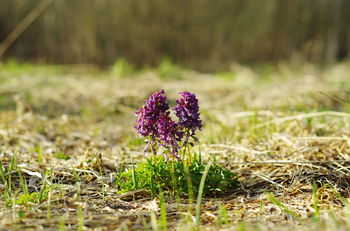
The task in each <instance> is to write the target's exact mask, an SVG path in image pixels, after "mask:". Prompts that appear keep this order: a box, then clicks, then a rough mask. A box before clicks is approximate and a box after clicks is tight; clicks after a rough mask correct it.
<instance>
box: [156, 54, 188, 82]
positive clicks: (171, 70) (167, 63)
mask: <svg viewBox="0 0 350 231" xmlns="http://www.w3.org/2000/svg"><path fill="white" fill-rule="evenodd" d="M157 73H158V75H159V76H160V77H161V78H164V79H180V78H181V77H182V76H181V68H180V67H179V66H177V65H175V64H174V63H173V62H172V61H171V59H169V58H164V59H162V60H161V62H160V63H159V65H158V68H157Z"/></svg>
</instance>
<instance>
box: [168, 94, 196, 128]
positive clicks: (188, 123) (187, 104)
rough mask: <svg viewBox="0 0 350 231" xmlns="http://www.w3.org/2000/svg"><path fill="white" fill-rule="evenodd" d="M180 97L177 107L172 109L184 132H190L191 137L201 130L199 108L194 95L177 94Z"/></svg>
mask: <svg viewBox="0 0 350 231" xmlns="http://www.w3.org/2000/svg"><path fill="white" fill-rule="evenodd" d="M179 94H180V95H181V96H182V97H181V98H180V99H179V100H177V101H176V103H177V105H176V106H175V107H173V110H174V111H175V114H176V116H177V118H179V124H180V125H181V127H182V128H183V129H184V130H185V131H186V130H187V131H191V135H192V134H193V135H194V133H195V131H196V130H197V129H201V128H202V121H201V120H200V119H199V106H198V100H197V98H196V95H195V94H191V93H190V92H187V91H184V92H180V93H179Z"/></svg>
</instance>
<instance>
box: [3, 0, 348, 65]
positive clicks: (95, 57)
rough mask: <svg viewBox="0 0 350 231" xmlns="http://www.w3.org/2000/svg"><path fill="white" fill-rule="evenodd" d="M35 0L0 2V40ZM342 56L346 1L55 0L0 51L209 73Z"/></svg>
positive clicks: (345, 44) (33, 57) (345, 47)
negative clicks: (171, 65) (168, 63)
mask: <svg viewBox="0 0 350 231" xmlns="http://www.w3.org/2000/svg"><path fill="white" fill-rule="evenodd" d="M38 2H39V0H0V41H2V40H3V39H4V38H5V37H6V35H7V34H8V33H9V32H10V31H11V30H12V29H13V28H14V27H15V26H16V25H17V24H18V23H19V21H20V20H21V19H22V18H23V17H25V15H27V14H28V12H30V11H31V10H32V9H33V8H34V7H35V6H36V4H37V3H38ZM349 49H350V1H348V0H317V1H315V0H269V1H263V0H217V1H212V0H173V1H171V0H74V1H71V0H56V1H55V3H54V4H53V5H52V6H51V7H50V8H49V9H48V10H47V11H46V12H45V13H44V14H43V15H41V16H40V17H39V18H38V19H37V20H36V21H35V22H34V23H33V24H32V25H31V26H30V27H29V28H28V29H27V30H26V31H25V32H24V33H23V34H22V35H21V36H20V37H19V39H18V40H17V41H16V42H15V43H14V44H13V45H12V47H11V48H10V49H9V50H8V51H7V52H6V57H16V58H20V59H27V60H28V59H29V60H40V61H44V62H55V63H98V64H111V63H113V62H114V61H115V60H116V59H118V58H121V57H124V58H126V59H127V60H128V61H130V62H132V63H135V64H137V65H139V66H145V65H155V64H157V63H158V62H159V61H160V60H161V59H162V58H164V57H169V58H171V59H172V60H173V61H175V62H178V63H180V64H182V65H186V66H190V67H194V68H199V69H202V70H212V69H217V68H221V67H223V66H226V65H229V64H230V63H232V62H249V63H251V62H273V61H279V60H289V59H291V58H300V59H302V60H306V61H316V62H333V61H337V60H341V59H343V58H346V57H347V56H348V52H349Z"/></svg>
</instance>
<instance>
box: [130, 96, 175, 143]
mask: <svg viewBox="0 0 350 231" xmlns="http://www.w3.org/2000/svg"><path fill="white" fill-rule="evenodd" d="M168 109H169V105H168V103H167V102H166V97H165V95H164V90H160V91H159V92H156V93H154V94H153V95H151V96H150V97H149V98H148V99H147V100H146V105H144V106H143V107H141V108H140V109H139V110H138V111H136V115H138V116H139V117H138V119H137V121H136V123H137V125H136V127H135V128H136V130H137V132H138V133H139V134H140V135H142V136H145V137H147V136H151V138H152V139H153V140H154V139H155V138H156V137H158V130H157V121H158V120H159V117H160V115H161V114H163V113H165V112H166V111H167V110H168Z"/></svg>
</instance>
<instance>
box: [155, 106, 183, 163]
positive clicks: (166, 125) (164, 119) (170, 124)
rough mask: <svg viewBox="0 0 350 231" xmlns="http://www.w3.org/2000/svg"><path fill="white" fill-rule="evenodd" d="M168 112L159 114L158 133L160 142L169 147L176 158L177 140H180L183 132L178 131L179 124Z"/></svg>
mask: <svg viewBox="0 0 350 231" xmlns="http://www.w3.org/2000/svg"><path fill="white" fill-rule="evenodd" d="M169 114H170V113H169V112H166V113H163V114H161V116H160V118H159V121H158V134H159V139H160V143H161V145H162V146H163V147H171V154H172V155H174V156H175V157H176V158H179V157H178V156H177V153H178V150H179V145H178V142H179V141H181V139H182V137H183V133H182V132H180V131H179V129H178V128H179V126H178V124H177V123H176V122H174V121H173V120H172V119H171V117H170V115H169Z"/></svg>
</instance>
